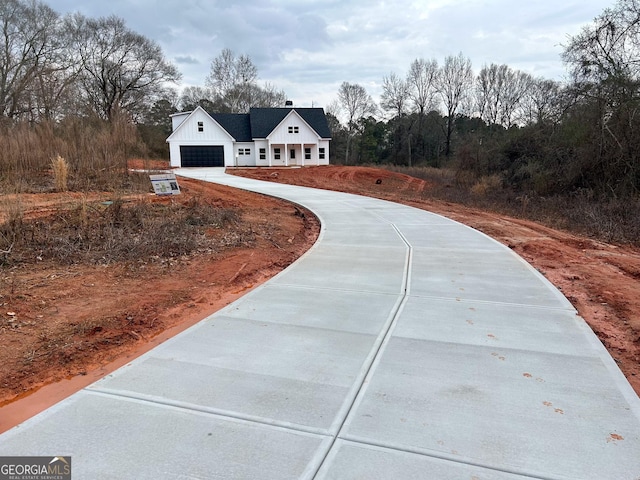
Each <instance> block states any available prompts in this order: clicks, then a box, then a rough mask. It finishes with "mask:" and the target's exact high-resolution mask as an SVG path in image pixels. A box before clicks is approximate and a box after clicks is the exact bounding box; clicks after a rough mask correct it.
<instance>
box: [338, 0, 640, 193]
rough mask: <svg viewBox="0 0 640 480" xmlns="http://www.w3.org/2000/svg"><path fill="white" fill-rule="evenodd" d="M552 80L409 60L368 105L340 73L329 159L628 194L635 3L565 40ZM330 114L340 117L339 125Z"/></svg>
mask: <svg viewBox="0 0 640 480" xmlns="http://www.w3.org/2000/svg"><path fill="white" fill-rule="evenodd" d="M562 59H563V61H564V63H565V65H566V67H567V69H568V76H569V81H567V82H564V83H561V82H557V81H554V80H549V79H545V78H539V77H533V76H532V75H530V74H528V73H526V72H522V71H519V70H514V69H512V68H510V67H509V66H508V65H497V64H490V65H484V66H483V67H482V68H481V69H480V71H479V72H478V73H477V74H474V73H473V71H472V67H471V61H470V60H469V59H468V58H466V57H464V56H463V55H462V54H458V55H452V56H448V57H446V58H445V59H444V62H443V63H442V64H441V65H440V64H439V62H438V61H437V60H436V59H429V60H425V59H422V58H419V59H416V60H414V61H413V62H412V63H411V64H410V65H409V68H408V70H407V73H406V74H405V75H398V74H397V73H394V72H392V73H390V74H389V75H387V76H385V77H384V79H383V82H382V88H383V92H382V95H381V101H380V105H379V106H378V105H376V104H375V102H373V100H372V98H371V96H369V95H368V94H367V92H366V90H365V89H364V88H363V87H362V86H359V85H357V84H350V83H348V82H344V83H343V84H342V85H341V87H340V90H339V92H338V98H337V100H336V101H335V102H334V103H333V104H332V105H331V106H330V107H329V109H328V110H329V112H330V113H331V114H332V117H333V118H332V124H333V125H332V126H333V132H334V141H333V143H332V149H333V152H334V154H335V155H336V158H335V159H336V161H338V162H343V163H346V164H369V163H374V164H375V163H391V164H395V165H407V166H411V165H425V166H431V167H441V166H448V167H452V168H455V169H457V170H458V171H463V172H470V173H472V174H474V175H476V176H482V175H499V176H500V178H501V179H502V181H503V183H504V185H505V186H506V187H508V188H511V189H515V190H517V191H523V192H528V193H532V194H537V195H553V194H566V193H570V192H574V193H576V192H577V193H579V194H585V195H589V196H594V195H595V196H599V197H607V198H624V197H634V198H637V196H638V194H639V193H640V115H639V113H640V1H639V0H618V1H617V2H616V3H615V5H614V6H612V7H611V8H607V9H606V10H605V11H604V12H603V13H602V14H601V15H599V16H598V17H597V18H596V19H594V21H593V23H592V24H590V25H587V26H585V27H584V28H583V29H582V31H581V32H580V33H579V34H577V35H575V36H573V37H570V38H569V39H568V42H567V44H566V45H565V46H564V52H563V54H562ZM338 118H343V119H345V120H344V125H343V124H341V123H340V121H339V120H338Z"/></svg>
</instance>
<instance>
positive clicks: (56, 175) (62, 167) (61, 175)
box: [51, 155, 69, 192]
mask: <svg viewBox="0 0 640 480" xmlns="http://www.w3.org/2000/svg"><path fill="white" fill-rule="evenodd" d="M51 171H52V172H53V180H54V184H55V189H56V191H57V192H66V191H67V190H68V188H69V185H68V182H69V163H68V162H67V161H66V160H65V159H64V158H62V157H61V156H60V155H56V157H55V158H54V159H52V160H51Z"/></svg>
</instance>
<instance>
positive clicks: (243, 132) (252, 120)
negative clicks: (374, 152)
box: [209, 107, 331, 142]
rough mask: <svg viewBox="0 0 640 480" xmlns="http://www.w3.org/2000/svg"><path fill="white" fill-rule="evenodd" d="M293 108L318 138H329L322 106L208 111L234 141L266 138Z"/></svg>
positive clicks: (329, 134) (327, 125)
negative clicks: (227, 111)
mask: <svg viewBox="0 0 640 480" xmlns="http://www.w3.org/2000/svg"><path fill="white" fill-rule="evenodd" d="M291 110H295V111H296V112H298V114H299V115H300V116H301V117H302V118H303V120H304V121H305V122H307V123H308V124H309V126H310V127H311V128H313V129H314V130H315V131H316V133H317V134H318V135H319V136H320V138H331V130H329V124H328V123H327V117H326V116H325V114H324V110H323V109H322V108H290V107H287V108H252V109H250V110H249V113H248V114H247V113H210V114H209V115H211V118H213V119H214V120H215V121H216V122H218V123H219V124H220V126H221V127H222V128H224V129H225V130H226V131H227V132H229V134H230V135H231V136H232V137H233V138H235V140H236V142H251V141H253V139H254V138H267V137H268V136H269V134H270V133H271V132H272V131H273V129H274V128H276V127H277V126H278V125H279V124H280V122H282V120H284V118H285V117H286V116H287V115H288V114H289V112H290V111H291Z"/></svg>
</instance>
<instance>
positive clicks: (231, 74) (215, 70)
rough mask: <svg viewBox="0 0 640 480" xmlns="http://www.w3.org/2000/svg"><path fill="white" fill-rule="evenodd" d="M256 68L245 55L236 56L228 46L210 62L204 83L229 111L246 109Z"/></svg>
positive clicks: (253, 83)
mask: <svg viewBox="0 0 640 480" xmlns="http://www.w3.org/2000/svg"><path fill="white" fill-rule="evenodd" d="M257 79H258V69H257V68H256V66H255V65H254V64H253V62H252V61H251V59H250V58H249V57H248V56H247V55H240V56H239V57H236V55H235V53H233V51H232V50H231V49H229V48H225V49H224V50H222V52H221V53H220V55H218V56H217V57H216V58H214V59H213V62H211V70H210V72H209V75H208V76H207V78H206V79H205V85H206V86H207V87H209V88H211V90H212V91H213V93H214V95H215V96H216V97H218V98H219V99H220V100H221V102H222V104H223V105H224V107H225V110H226V111H228V112H231V113H239V112H244V111H247V110H248V108H249V106H251V103H252V102H251V93H252V90H253V88H254V87H255V86H256V82H257Z"/></svg>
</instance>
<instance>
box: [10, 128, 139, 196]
mask: <svg viewBox="0 0 640 480" xmlns="http://www.w3.org/2000/svg"><path fill="white" fill-rule="evenodd" d="M0 142H1V144H2V149H0V193H22V192H40V191H49V190H51V189H53V188H55V189H58V190H60V189H61V188H62V187H63V185H62V183H60V184H56V182H58V181H60V182H62V180H63V176H62V174H63V171H62V170H56V167H60V168H63V164H62V163H58V159H59V158H61V159H64V160H65V162H66V188H67V189H69V190H75V191H85V190H109V191H112V190H121V189H137V188H140V187H143V188H146V187H147V181H146V179H145V180H144V182H142V181H141V180H140V179H139V178H138V177H140V176H139V175H130V174H129V172H128V171H127V160H128V159H129V158H130V157H132V156H135V155H144V146H143V144H142V142H141V140H140V138H139V135H138V132H137V129H136V127H135V125H134V124H133V123H132V122H131V121H130V120H129V119H128V118H126V117H125V116H120V117H116V118H114V119H113V120H112V121H111V122H106V121H104V120H101V119H97V118H89V117H74V118H66V119H64V120H62V121H60V122H53V121H50V122H43V123H40V124H36V125H32V124H29V123H26V122H18V123H11V124H4V125H1V126H0ZM51 159H54V161H53V162H52V160H51ZM143 183H144V186H143Z"/></svg>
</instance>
